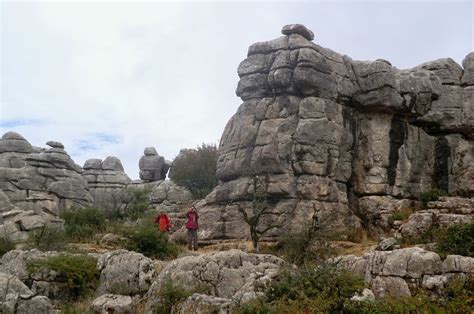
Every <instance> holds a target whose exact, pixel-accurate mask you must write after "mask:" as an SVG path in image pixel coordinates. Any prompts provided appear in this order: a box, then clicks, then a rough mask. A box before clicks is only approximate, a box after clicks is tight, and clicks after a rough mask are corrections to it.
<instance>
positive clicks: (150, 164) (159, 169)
mask: <svg viewBox="0 0 474 314" xmlns="http://www.w3.org/2000/svg"><path fill="white" fill-rule="evenodd" d="M143 153H144V155H143V156H142V157H141V158H140V161H139V164H138V166H139V168H140V174H139V175H140V179H141V180H143V181H148V182H149V181H159V180H164V179H166V173H167V172H168V170H169V165H168V164H167V163H166V162H165V158H164V157H162V156H160V155H159V154H158V152H157V151H156V149H155V148H154V147H146V148H145V150H144V152H143Z"/></svg>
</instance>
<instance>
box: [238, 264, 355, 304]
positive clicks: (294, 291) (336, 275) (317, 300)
mask: <svg viewBox="0 0 474 314" xmlns="http://www.w3.org/2000/svg"><path fill="white" fill-rule="evenodd" d="M363 287H364V281H363V279H362V278H359V277H358V276H356V275H354V274H353V273H351V272H349V271H347V270H344V269H338V268H337V267H336V266H335V265H331V264H322V265H320V266H318V267H314V268H303V269H301V270H295V269H290V270H284V271H282V272H280V273H279V274H278V275H277V277H276V278H274V280H273V281H272V282H270V284H269V285H268V286H267V287H266V290H265V295H264V297H263V298H262V299H259V300H255V301H253V302H250V303H249V304H246V305H244V306H242V307H241V309H240V310H239V311H240V312H241V313H311V312H314V313H320V312H321V313H323V312H324V313H326V312H330V313H334V312H340V311H341V310H342V309H343V306H344V301H345V300H346V299H347V298H350V297H352V296H353V295H354V294H355V293H356V292H358V291H360V290H361V289H362V288H363Z"/></svg>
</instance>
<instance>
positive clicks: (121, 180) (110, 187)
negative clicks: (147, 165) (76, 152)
mask: <svg viewBox="0 0 474 314" xmlns="http://www.w3.org/2000/svg"><path fill="white" fill-rule="evenodd" d="M83 169H84V173H83V174H82V176H83V177H84V178H85V179H86V180H87V183H88V187H89V191H90V193H91V195H92V197H93V200H94V205H95V206H97V207H98V208H108V207H110V206H119V205H120V204H121V203H122V200H121V193H122V191H123V189H125V188H126V187H127V185H129V184H130V183H131V182H132V180H131V179H130V178H129V177H128V176H127V174H126V173H125V171H124V168H123V166H122V162H121V161H120V159H118V158H117V157H114V156H109V157H107V158H105V159H104V160H103V161H102V160H101V159H96V158H94V159H88V160H86V162H85V163H84V166H83Z"/></svg>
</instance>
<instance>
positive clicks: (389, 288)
mask: <svg viewBox="0 0 474 314" xmlns="http://www.w3.org/2000/svg"><path fill="white" fill-rule="evenodd" d="M335 261H336V262H337V263H338V265H339V266H340V267H344V268H347V269H349V270H351V271H353V272H355V273H356V274H358V275H360V276H361V277H363V278H364V279H365V281H366V283H367V284H368V285H369V286H370V287H371V290H372V291H373V292H374V294H375V297H376V298H383V297H384V296H392V297H405V296H411V291H415V290H417V289H419V288H424V289H428V290H429V291H432V292H433V293H437V292H439V291H441V290H442V289H443V288H444V287H446V285H447V283H448V282H449V281H451V280H453V279H454V278H465V277H466V276H469V275H472V274H473V273H474V258H472V257H464V256H459V255H448V256H447V257H446V259H445V260H444V261H442V260H441V258H440V257H439V255H438V254H436V253H433V252H430V251H426V250H424V249H421V248H418V247H412V248H406V249H399V250H393V251H387V252H382V251H373V252H369V253H366V254H364V256H362V257H358V256H354V255H345V256H340V257H338V258H336V259H335Z"/></svg>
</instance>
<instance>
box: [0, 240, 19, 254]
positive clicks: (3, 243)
mask: <svg viewBox="0 0 474 314" xmlns="http://www.w3.org/2000/svg"><path fill="white" fill-rule="evenodd" d="M14 249H15V243H13V242H12V241H11V240H10V239H8V238H1V239H0V257H2V256H3V255H5V253H7V252H9V251H11V250H14Z"/></svg>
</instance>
